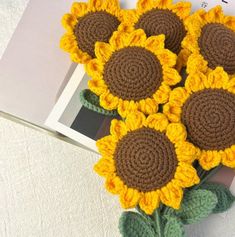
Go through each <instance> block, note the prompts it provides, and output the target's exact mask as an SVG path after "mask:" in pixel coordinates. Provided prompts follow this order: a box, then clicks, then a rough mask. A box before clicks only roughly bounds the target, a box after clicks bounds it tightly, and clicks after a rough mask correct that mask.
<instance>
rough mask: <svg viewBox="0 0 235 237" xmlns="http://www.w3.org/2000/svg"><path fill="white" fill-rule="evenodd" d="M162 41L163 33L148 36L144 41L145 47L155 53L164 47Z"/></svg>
mask: <svg viewBox="0 0 235 237" xmlns="http://www.w3.org/2000/svg"><path fill="white" fill-rule="evenodd" d="M164 41H165V35H157V36H150V37H148V38H147V40H146V41H145V47H146V48H147V49H148V50H150V51H152V52H153V53H155V52H156V50H159V49H164V45H165V43H164Z"/></svg>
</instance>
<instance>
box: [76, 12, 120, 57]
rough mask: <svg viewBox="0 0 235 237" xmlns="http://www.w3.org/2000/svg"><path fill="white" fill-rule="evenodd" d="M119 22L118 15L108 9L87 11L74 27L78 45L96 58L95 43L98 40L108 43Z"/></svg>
mask: <svg viewBox="0 0 235 237" xmlns="http://www.w3.org/2000/svg"><path fill="white" fill-rule="evenodd" d="M119 24H120V21H119V20H118V19H117V17H115V16H113V15H111V14H110V13H108V12H106V11H98V12H89V13H87V14H86V15H85V16H83V17H81V18H79V19H78V23H77V25H76V26H75V29H74V34H75V36H76V38H77V43H78V47H79V48H80V49H81V50H82V51H84V52H86V53H88V54H89V55H90V56H91V57H93V58H94V57H95V52H94V50H95V43H96V42H97V41H101V42H106V43H107V42H108V41H109V39H110V37H111V36H112V34H113V32H114V31H115V30H117V28H118V26H119Z"/></svg>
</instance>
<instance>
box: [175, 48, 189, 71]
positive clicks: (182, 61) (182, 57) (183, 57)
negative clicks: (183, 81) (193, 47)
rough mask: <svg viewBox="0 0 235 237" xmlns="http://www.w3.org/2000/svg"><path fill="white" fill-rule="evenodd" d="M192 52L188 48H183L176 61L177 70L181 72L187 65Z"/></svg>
mask: <svg viewBox="0 0 235 237" xmlns="http://www.w3.org/2000/svg"><path fill="white" fill-rule="evenodd" d="M190 54H191V52H190V51H189V50H188V49H181V50H180V52H179V54H178V57H177V61H176V66H175V68H176V70H177V71H178V72H181V70H182V68H183V67H185V66H186V65H187V61H188V58H189V56H190Z"/></svg>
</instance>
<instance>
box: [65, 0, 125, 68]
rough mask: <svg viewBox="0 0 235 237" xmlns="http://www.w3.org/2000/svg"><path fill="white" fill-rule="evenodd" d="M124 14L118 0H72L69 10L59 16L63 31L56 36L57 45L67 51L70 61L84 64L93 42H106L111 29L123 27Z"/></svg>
mask: <svg viewBox="0 0 235 237" xmlns="http://www.w3.org/2000/svg"><path fill="white" fill-rule="evenodd" d="M127 17H128V14H127V12H126V11H122V10H121V9H120V5H119V1H118V0H108V1H107V0H89V1H88V3H81V2H75V3H73V5H72V7H71V12H70V13H67V14H65V15H64V16H63V18H62V25H63V27H64V29H65V30H66V33H65V34H64V35H63V36H62V38H61V40H60V47H61V49H63V50H64V51H66V52H68V53H69V54H70V56H71V59H72V61H74V62H76V63H82V64H87V63H88V62H89V61H90V60H91V59H92V58H94V57H95V52H94V50H95V43H96V42H97V41H101V42H108V41H109V39H110V37H111V35H112V34H113V32H114V31H116V30H118V29H119V30H121V31H122V30H124V29H123V27H122V26H121V23H124V22H125V21H126V20H127Z"/></svg>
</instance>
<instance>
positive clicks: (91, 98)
mask: <svg viewBox="0 0 235 237" xmlns="http://www.w3.org/2000/svg"><path fill="white" fill-rule="evenodd" d="M80 102H81V104H82V105H83V106H84V107H86V108H87V109H89V110H92V111H94V112H97V113H99V114H103V115H106V116H117V115H118V113H117V111H116V110H111V111H110V110H105V109H104V108H102V107H101V106H100V103H99V97H98V96H97V95H96V94H94V93H93V92H91V91H90V90H88V89H85V90H82V91H81V92H80Z"/></svg>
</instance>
